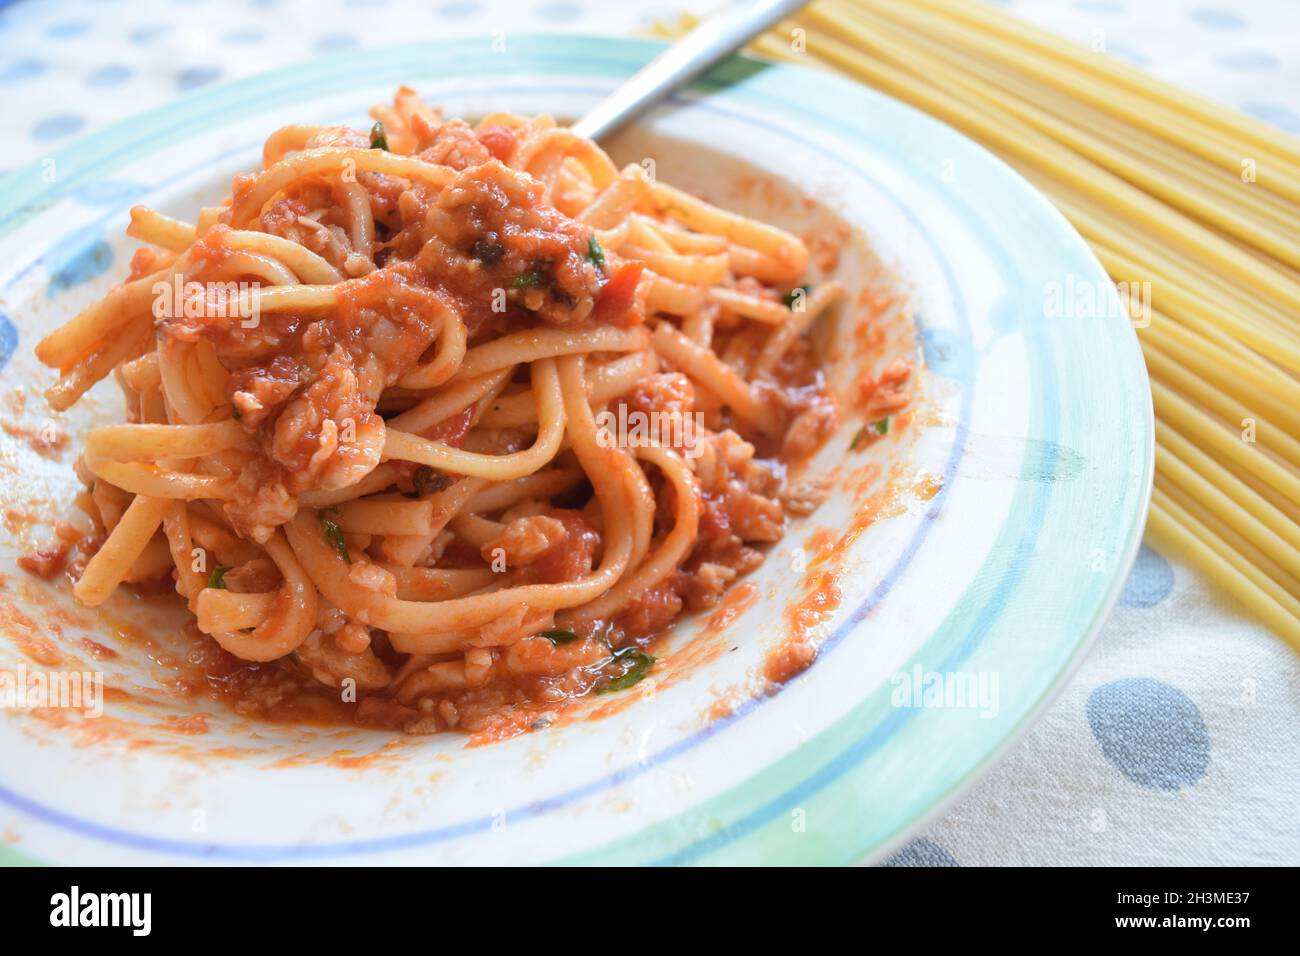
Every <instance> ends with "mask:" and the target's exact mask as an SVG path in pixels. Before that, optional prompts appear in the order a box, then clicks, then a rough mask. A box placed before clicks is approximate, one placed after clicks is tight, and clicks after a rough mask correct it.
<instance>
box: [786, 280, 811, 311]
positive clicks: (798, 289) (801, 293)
mask: <svg viewBox="0 0 1300 956" xmlns="http://www.w3.org/2000/svg"><path fill="white" fill-rule="evenodd" d="M811 292H812V286H810V285H797V286H795V287H794V288H793V289H791V290H790V291H789V292H787V293H786V294H785V297H784V298H783V299H782V300H781V301H782V302H784V303H785V307H786V308H787V309H793V308H794V304H795V303H796V302H798V301H799V300H800V299H806V298H808V295H809V293H811Z"/></svg>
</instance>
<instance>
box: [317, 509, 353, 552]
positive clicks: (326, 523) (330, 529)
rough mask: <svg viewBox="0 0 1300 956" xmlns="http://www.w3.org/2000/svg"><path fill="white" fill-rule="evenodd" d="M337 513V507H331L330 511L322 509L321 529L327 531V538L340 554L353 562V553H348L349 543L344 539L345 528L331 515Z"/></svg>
mask: <svg viewBox="0 0 1300 956" xmlns="http://www.w3.org/2000/svg"><path fill="white" fill-rule="evenodd" d="M337 514H338V509H337V508H331V509H330V510H329V511H322V512H321V513H320V526H321V530H322V531H324V532H325V540H326V541H328V542H329V543H330V545H331V546H332V547H333V548H334V550H335V551H337V552H338V553H339V555H340V556H342V558H343V560H344V561H346V562H347V563H348V564H351V563H352V555H350V554H348V543H347V541H345V540H344V539H343V529H342V528H340V527H339V526H338V522H337V521H335V520H334V519H333V518H332V517H330V515H337Z"/></svg>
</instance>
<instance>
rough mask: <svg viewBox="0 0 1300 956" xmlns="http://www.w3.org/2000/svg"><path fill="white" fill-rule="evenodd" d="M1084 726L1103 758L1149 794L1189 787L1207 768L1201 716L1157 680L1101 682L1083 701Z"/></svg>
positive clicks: (1207, 742) (1182, 696)
mask: <svg viewBox="0 0 1300 956" xmlns="http://www.w3.org/2000/svg"><path fill="white" fill-rule="evenodd" d="M1088 725H1089V726H1090V727H1091V728H1092V734H1093V736H1094V737H1096V738H1097V744H1098V746H1100V747H1101V752H1102V753H1103V754H1105V755H1106V759H1107V760H1109V761H1110V762H1111V763H1112V764H1114V765H1115V768H1116V769H1117V770H1119V772H1120V773H1122V774H1123V775H1124V776H1126V777H1128V778H1129V779H1130V780H1132V781H1133V782H1134V783H1136V784H1139V785H1141V786H1143V787H1149V788H1150V789H1152V790H1170V791H1172V790H1177V789H1178V788H1179V787H1186V786H1190V785H1191V784H1193V783H1195V782H1196V781H1198V780H1200V779H1201V777H1203V776H1205V769H1206V767H1208V766H1209V764H1210V735H1209V733H1208V732H1207V731H1206V729H1205V721H1203V720H1202V719H1201V712H1200V711H1199V710H1197V709H1196V705H1195V704H1194V703H1192V700H1191V698H1190V697H1188V696H1187V695H1186V694H1184V693H1183V692H1182V691H1180V690H1179V689H1178V688H1176V687H1173V686H1171V685H1169V684H1166V683H1164V682H1162V681H1157V680H1151V679H1150V678H1147V677H1127V678H1124V679H1123V680H1115V681H1111V682H1110V683H1108V684H1102V685H1101V686H1100V687H1098V688H1097V689H1096V690H1094V691H1093V692H1092V695H1091V696H1090V697H1089V698H1088Z"/></svg>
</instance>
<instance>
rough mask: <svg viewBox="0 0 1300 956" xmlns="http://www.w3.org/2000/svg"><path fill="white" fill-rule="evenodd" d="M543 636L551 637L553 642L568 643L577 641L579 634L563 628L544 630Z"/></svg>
mask: <svg viewBox="0 0 1300 956" xmlns="http://www.w3.org/2000/svg"><path fill="white" fill-rule="evenodd" d="M541 636H542V637H547V638H550V640H551V643H552V644H568V643H570V642H571V641H576V640H577V639H578V635H577V634H574V633H573V632H572V631H566V630H564V629H563V628H555V629H553V630H550V631H542V634H541Z"/></svg>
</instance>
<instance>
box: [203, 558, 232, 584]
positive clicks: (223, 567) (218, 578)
mask: <svg viewBox="0 0 1300 956" xmlns="http://www.w3.org/2000/svg"><path fill="white" fill-rule="evenodd" d="M230 568H231V565H229V564H218V565H217V566H216V567H215V568H213V569H212V574H211V575H210V576H209V577H208V587H210V588H221V589H222V590H223V591H224V590H225V589H226V582H225V581H224V580H223V579H224V578H225V576H226V572H227V571H229V570H230Z"/></svg>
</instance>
